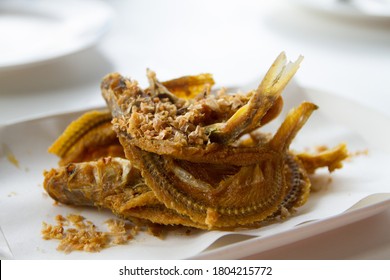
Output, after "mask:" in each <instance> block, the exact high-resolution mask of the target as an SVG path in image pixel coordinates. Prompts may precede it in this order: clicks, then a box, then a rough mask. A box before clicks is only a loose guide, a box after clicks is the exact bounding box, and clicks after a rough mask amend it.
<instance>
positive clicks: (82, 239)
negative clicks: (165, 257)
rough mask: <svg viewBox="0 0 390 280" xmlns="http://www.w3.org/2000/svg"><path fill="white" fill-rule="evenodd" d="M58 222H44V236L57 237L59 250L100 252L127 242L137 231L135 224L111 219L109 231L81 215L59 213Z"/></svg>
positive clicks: (67, 251) (56, 219) (47, 237)
mask: <svg viewBox="0 0 390 280" xmlns="http://www.w3.org/2000/svg"><path fill="white" fill-rule="evenodd" d="M55 221H56V224H55V225H51V224H48V223H45V222H43V223H42V231H41V234H42V238H43V239H45V240H51V239H56V240H59V241H60V243H59V245H58V247H57V250H59V251H63V252H65V253H70V252H72V251H86V252H99V251H101V250H102V249H104V248H108V247H111V246H114V245H121V244H127V243H128V241H129V240H131V239H133V237H134V235H135V234H136V233H137V230H135V226H134V225H132V224H130V223H129V222H127V221H123V220H118V219H110V220H108V221H106V225H107V227H108V231H101V230H98V228H97V227H96V225H95V224H94V223H92V222H91V221H89V220H87V219H85V218H84V217H83V216H81V215H77V214H69V215H67V216H66V217H64V216H62V215H57V216H56V217H55Z"/></svg>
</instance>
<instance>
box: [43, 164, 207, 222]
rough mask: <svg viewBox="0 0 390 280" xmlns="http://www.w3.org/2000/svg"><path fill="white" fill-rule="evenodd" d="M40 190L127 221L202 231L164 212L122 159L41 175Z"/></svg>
mask: <svg viewBox="0 0 390 280" xmlns="http://www.w3.org/2000/svg"><path fill="white" fill-rule="evenodd" d="M43 186H44V189H45V190H46V192H47V193H48V194H49V195H50V197H52V198H53V199H54V200H56V201H58V202H61V203H63V204H69V205H77V206H94V207H99V208H107V209H110V210H111V211H112V212H113V213H114V214H116V215H118V216H119V217H122V218H125V219H129V220H132V219H134V218H139V219H143V220H149V221H151V222H153V223H158V224H164V225H185V226H191V227H197V228H205V226H202V225H198V224H196V223H194V222H193V221H192V220H191V219H189V218H188V217H185V216H183V215H179V214H177V213H176V212H175V211H172V210H169V209H167V208H166V207H165V206H164V205H163V204H162V203H161V202H160V201H159V200H157V198H156V197H155V195H154V193H153V192H152V191H151V189H150V188H149V187H148V186H147V185H146V184H145V183H144V180H143V178H142V177H141V175H140V172H139V170H138V169H136V168H134V167H133V166H132V165H131V163H130V162H129V161H128V160H126V159H122V158H112V157H105V158H101V159H99V160H97V161H90V162H82V163H70V164H67V165H66V166H62V167H59V168H56V169H51V170H50V171H46V172H44V183H43Z"/></svg>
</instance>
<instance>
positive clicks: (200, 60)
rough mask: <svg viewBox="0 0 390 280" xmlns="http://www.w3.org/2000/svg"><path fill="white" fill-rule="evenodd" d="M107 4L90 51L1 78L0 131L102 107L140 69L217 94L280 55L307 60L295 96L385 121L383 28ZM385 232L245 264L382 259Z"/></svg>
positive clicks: (387, 67)
mask: <svg viewBox="0 0 390 280" xmlns="http://www.w3.org/2000/svg"><path fill="white" fill-rule="evenodd" d="M106 2H107V3H110V4H112V6H113V8H114V10H115V12H116V13H117V14H116V17H115V21H114V24H113V26H112V29H111V30H110V32H109V33H108V34H107V35H106V36H105V37H104V38H103V40H102V41H100V42H99V43H98V44H97V45H96V46H95V47H92V48H89V49H87V50H85V51H82V52H79V53H77V54H73V55H70V56H67V57H64V58H61V59H58V60H56V61H53V62H50V63H47V64H43V65H37V66H33V67H27V68H22V69H15V70H11V71H1V72H0V124H6V123H13V122H16V121H20V120H24V119H30V118H35V117H39V116H43V115H48V114H53V113H59V112H67V111H73V110H77V109H82V108H90V107H95V106H100V105H104V101H103V99H102V97H101V95H100V89H99V83H100V80H101V78H102V77H103V76H104V75H105V74H107V73H109V72H112V71H118V72H121V73H122V74H124V75H126V76H131V77H133V78H135V79H137V80H138V81H139V82H140V83H141V84H143V85H146V78H145V69H146V68H147V67H149V68H151V69H153V70H154V71H156V72H157V74H158V77H159V78H160V79H161V80H165V79H170V78H174V77H177V76H181V75H185V74H197V73H201V72H210V73H213V74H214V78H215V79H216V81H217V83H218V85H219V86H224V85H225V86H229V85H234V86H235V85H240V84H246V83H249V82H253V81H255V80H257V79H259V77H260V76H261V75H262V74H263V73H264V71H266V70H267V68H268V67H269V65H270V64H271V63H272V61H273V60H274V59H275V57H276V56H277V55H278V54H279V53H280V52H281V51H285V52H286V54H287V56H288V58H289V59H291V60H295V59H296V58H297V57H298V55H299V54H302V55H304V56H305V59H304V61H303V63H302V65H301V69H300V70H299V71H298V73H297V75H296V78H295V79H296V81H297V82H298V83H300V84H301V85H302V86H304V87H310V88H316V89H321V90H325V91H329V92H331V93H333V94H335V95H339V96H343V97H346V98H348V99H350V100H351V102H358V103H361V104H363V105H365V106H368V107H370V108H373V109H375V110H377V111H379V112H381V113H383V114H385V115H387V116H389V117H390V111H389V110H388V104H390V86H389V78H390V76H389V75H390V21H370V20H364V19H361V18H360V19H356V18H341V17H338V16H333V15H329V14H323V13H318V12H314V11H310V10H308V9H302V8H298V7H296V6H293V5H291V4H289V3H288V2H287V1H265V0H256V1H246V0H245V1H244V0H240V1H199V0H197V1H152V0H147V1H124V0H123V1H119V0H116V1H108V0H107V1H106ZM271 2H272V3H271ZM367 121H369V120H367ZM383 129H385V128H383ZM386 129H388V128H386ZM389 225H390V210H389V211H386V212H384V213H381V214H379V215H376V216H373V217H371V218H368V219H365V220H362V221H359V222H357V223H354V224H351V225H347V226H345V227H342V228H339V229H337V230H332V231H330V232H325V233H323V234H321V235H318V236H314V237H311V238H309V239H306V240H302V241H298V242H296V243H293V244H290V245H287V246H283V247H280V248H277V249H274V250H272V251H268V252H265V253H262V254H259V255H255V256H248V258H252V257H255V258H271V259H274V258H275V259H286V258H287V259H289V258H292V259H359V258H362V259H377V258H383V259H390V226H389Z"/></svg>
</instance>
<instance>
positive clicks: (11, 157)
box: [3, 143, 20, 168]
mask: <svg viewBox="0 0 390 280" xmlns="http://www.w3.org/2000/svg"><path fill="white" fill-rule="evenodd" d="M3 150H4V153H5V155H6V157H7V159H8V161H9V162H10V163H11V164H12V165H14V166H16V167H17V168H20V165H19V161H18V160H17V158H16V157H15V155H14V153H13V152H12V151H11V149H10V148H9V147H8V145H7V144H4V143H3Z"/></svg>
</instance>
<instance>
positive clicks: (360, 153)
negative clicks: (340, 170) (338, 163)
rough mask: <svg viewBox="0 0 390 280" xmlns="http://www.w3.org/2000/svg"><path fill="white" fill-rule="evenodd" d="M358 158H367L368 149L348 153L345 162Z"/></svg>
mask: <svg viewBox="0 0 390 280" xmlns="http://www.w3.org/2000/svg"><path fill="white" fill-rule="evenodd" d="M358 156H368V149H365V150H358V151H354V152H350V153H349V155H348V158H347V160H348V161H351V160H352V158H354V157H358Z"/></svg>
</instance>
